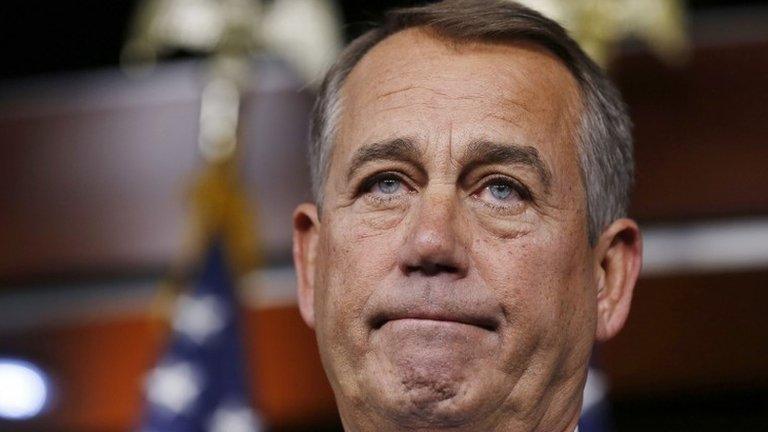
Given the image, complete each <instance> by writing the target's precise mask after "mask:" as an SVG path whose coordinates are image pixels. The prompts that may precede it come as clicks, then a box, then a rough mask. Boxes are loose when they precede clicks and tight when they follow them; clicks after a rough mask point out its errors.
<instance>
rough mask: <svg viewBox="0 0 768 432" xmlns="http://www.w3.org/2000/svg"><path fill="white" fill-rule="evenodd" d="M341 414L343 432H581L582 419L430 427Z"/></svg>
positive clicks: (488, 421) (576, 413)
mask: <svg viewBox="0 0 768 432" xmlns="http://www.w3.org/2000/svg"><path fill="white" fill-rule="evenodd" d="M579 404H580V401H579ZM341 411H342V412H341V420H342V425H343V427H344V432H401V431H414V432H475V431H478V430H484V431H497V432H578V423H579V416H580V413H581V410H580V409H576V410H569V411H573V414H571V415H566V416H563V417H560V418H559V420H558V421H546V419H544V418H540V419H538V420H537V421H534V422H531V421H530V419H528V420H527V421H523V420H521V419H517V418H511V419H495V418H493V417H494V416H491V418H486V419H482V420H481V421H473V422H467V423H464V424H450V425H446V424H437V423H436V424H428V423H426V422H421V423H419V424H403V423H402V422H398V421H394V420H393V419H391V418H386V417H382V416H380V415H377V414H372V413H371V411H368V412H367V413H366V415H354V414H353V415H345V413H344V412H343V410H341ZM358 414H360V413H358ZM543 420H544V421H543Z"/></svg>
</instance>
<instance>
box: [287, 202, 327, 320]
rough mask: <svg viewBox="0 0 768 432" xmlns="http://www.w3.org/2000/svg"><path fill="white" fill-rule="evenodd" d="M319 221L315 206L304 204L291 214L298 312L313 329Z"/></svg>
mask: <svg viewBox="0 0 768 432" xmlns="http://www.w3.org/2000/svg"><path fill="white" fill-rule="evenodd" d="M319 228H320V221H319V219H318V215H317V206H315V205H314V204H309V203H304V204H300V205H299V206H298V207H296V210H294V212H293V263H294V266H295V267H296V282H297V287H298V301H299V311H300V312H301V316H302V318H303V319H304V322H306V323H307V325H308V326H309V327H312V328H314V327H315V309H314V306H315V305H314V303H315V301H314V296H315V260H316V258H317V248H318V237H319Z"/></svg>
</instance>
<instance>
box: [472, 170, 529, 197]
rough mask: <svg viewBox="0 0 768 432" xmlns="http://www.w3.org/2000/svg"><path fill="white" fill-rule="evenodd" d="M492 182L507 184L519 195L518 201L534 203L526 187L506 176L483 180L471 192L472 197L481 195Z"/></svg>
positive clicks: (491, 176) (490, 177)
mask: <svg viewBox="0 0 768 432" xmlns="http://www.w3.org/2000/svg"><path fill="white" fill-rule="evenodd" d="M493 182H502V183H506V184H509V185H510V186H511V187H512V188H513V189H514V190H515V192H517V194H518V195H520V199H522V200H524V201H534V198H535V196H534V194H533V192H532V191H531V189H530V188H529V187H528V186H526V185H525V184H524V183H523V182H521V181H520V180H518V179H516V178H514V177H512V176H509V175H506V174H493V175H490V176H488V177H485V178H483V179H482V180H481V181H480V182H479V183H480V187H478V188H475V190H474V192H472V195H477V194H479V193H481V192H482V191H483V190H485V188H487V187H488V186H490V185H491V184H492V183H493Z"/></svg>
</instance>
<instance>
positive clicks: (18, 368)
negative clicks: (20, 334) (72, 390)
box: [0, 358, 49, 420]
mask: <svg viewBox="0 0 768 432" xmlns="http://www.w3.org/2000/svg"><path fill="white" fill-rule="evenodd" d="M48 393H49V386H48V379H47V377H46V376H45V374H44V373H43V371H42V370H40V368H38V367H37V366H35V365H33V364H32V363H29V362H27V361H23V360H17V359H7V358H6V359H0V419H7V420H26V419H30V418H32V417H35V416H37V415H38V414H40V413H41V412H42V411H43V409H44V408H45V405H46V402H47V401H48Z"/></svg>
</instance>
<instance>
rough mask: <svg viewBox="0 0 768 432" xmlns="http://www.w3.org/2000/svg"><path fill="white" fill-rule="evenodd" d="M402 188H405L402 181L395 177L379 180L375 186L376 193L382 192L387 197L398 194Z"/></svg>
mask: <svg viewBox="0 0 768 432" xmlns="http://www.w3.org/2000/svg"><path fill="white" fill-rule="evenodd" d="M402 187H403V183H402V182H401V181H400V179H397V178H394V177H388V178H383V179H379V180H378V181H377V182H376V183H375V184H374V191H375V192H380V193H382V194H385V195H392V194H394V193H397V192H398V191H399V190H400V189H401V188H402Z"/></svg>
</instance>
